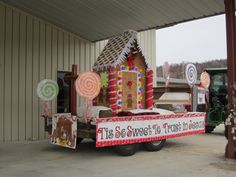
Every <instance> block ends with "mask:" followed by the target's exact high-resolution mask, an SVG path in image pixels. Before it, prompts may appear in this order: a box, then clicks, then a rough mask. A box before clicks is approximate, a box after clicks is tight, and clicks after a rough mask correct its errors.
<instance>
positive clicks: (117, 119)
mask: <svg viewBox="0 0 236 177" xmlns="http://www.w3.org/2000/svg"><path fill="white" fill-rule="evenodd" d="M200 116H204V117H205V116H206V113H181V114H169V115H142V116H126V117H111V118H99V119H97V120H96V121H97V124H98V123H100V122H123V121H131V120H132V121H138V120H154V119H177V118H186V119H187V118H192V117H200Z"/></svg>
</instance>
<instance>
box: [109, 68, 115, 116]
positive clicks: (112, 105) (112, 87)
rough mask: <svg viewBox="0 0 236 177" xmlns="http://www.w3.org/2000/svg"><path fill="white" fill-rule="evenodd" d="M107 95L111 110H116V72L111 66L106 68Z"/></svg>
mask: <svg viewBox="0 0 236 177" xmlns="http://www.w3.org/2000/svg"><path fill="white" fill-rule="evenodd" d="M108 71H109V76H108V95H109V104H110V108H111V110H112V111H113V112H116V111H117V98H116V93H117V88H116V73H115V69H114V68H113V67H111V68H109V69H108Z"/></svg>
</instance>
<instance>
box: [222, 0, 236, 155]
mask: <svg viewBox="0 0 236 177" xmlns="http://www.w3.org/2000/svg"><path fill="white" fill-rule="evenodd" d="M224 3H225V18H226V36H227V66H228V71H227V72H228V73H227V74H228V104H229V106H230V108H233V100H234V98H233V96H234V95H233V94H232V86H233V83H234V82H236V69H235V67H236V31H235V29H236V28H235V1H234V0H224ZM228 119H230V117H229V118H228ZM231 119H232V118H231ZM234 119H235V117H234ZM226 122H228V123H227V124H226V130H227V132H226V133H227V137H228V143H227V146H226V152H225V156H226V158H230V159H234V158H235V152H234V148H235V147H234V146H235V144H234V139H233V136H234V135H233V133H234V134H235V132H233V131H232V130H234V128H233V127H234V121H232V120H228V121H226Z"/></svg>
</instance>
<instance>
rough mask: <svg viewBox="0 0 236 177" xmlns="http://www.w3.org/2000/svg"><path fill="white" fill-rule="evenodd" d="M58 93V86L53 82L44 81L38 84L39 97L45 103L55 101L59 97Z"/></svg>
mask: <svg viewBox="0 0 236 177" xmlns="http://www.w3.org/2000/svg"><path fill="white" fill-rule="evenodd" d="M58 92H59V87H58V84H57V82H55V81H53V80H49V79H44V80H41V81H40V82H39V83H38V87H37V95H38V97H39V98H40V99H42V100H43V101H51V100H53V99H54V98H56V96H57V95H58Z"/></svg>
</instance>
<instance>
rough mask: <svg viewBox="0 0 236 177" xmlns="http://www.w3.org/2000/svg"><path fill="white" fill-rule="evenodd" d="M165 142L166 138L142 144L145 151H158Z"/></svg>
mask: <svg viewBox="0 0 236 177" xmlns="http://www.w3.org/2000/svg"><path fill="white" fill-rule="evenodd" d="M165 142H166V140H159V141H151V142H146V143H143V146H144V148H145V149H146V150H147V151H150V152H152V151H159V150H161V149H162V148H163V146H164V144H165Z"/></svg>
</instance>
